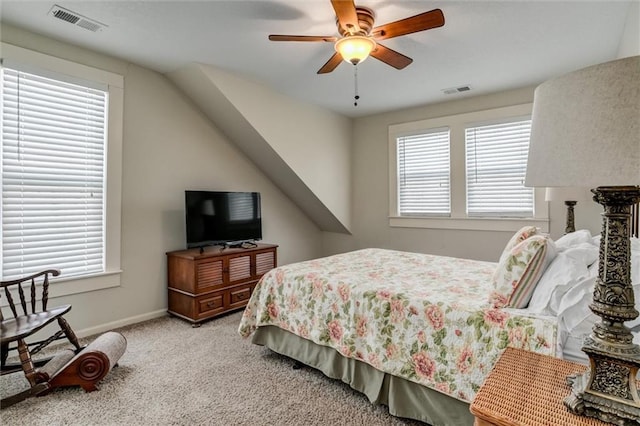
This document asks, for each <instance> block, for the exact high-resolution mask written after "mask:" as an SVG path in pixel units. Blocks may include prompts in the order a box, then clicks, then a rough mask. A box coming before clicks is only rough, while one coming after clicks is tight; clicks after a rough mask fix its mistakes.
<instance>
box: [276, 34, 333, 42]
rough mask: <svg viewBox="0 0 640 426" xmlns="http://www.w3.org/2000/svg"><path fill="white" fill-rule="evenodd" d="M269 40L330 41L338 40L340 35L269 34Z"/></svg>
mask: <svg viewBox="0 0 640 426" xmlns="http://www.w3.org/2000/svg"><path fill="white" fill-rule="evenodd" d="M269 40H271V41H328V42H335V41H336V40H338V37H333V36H305V35H279V34H271V35H270V36H269Z"/></svg>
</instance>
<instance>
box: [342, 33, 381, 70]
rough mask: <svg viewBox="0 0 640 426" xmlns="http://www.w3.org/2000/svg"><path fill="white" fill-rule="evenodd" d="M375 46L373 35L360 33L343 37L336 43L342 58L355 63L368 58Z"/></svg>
mask: <svg viewBox="0 0 640 426" xmlns="http://www.w3.org/2000/svg"><path fill="white" fill-rule="evenodd" d="M375 48H376V42H375V41H374V40H373V39H372V38H371V37H365V36H360V35H351V36H346V37H343V38H341V39H340V40H338V41H337V42H336V44H335V49H336V52H338V53H339V54H340V55H341V56H342V59H344V60H345V61H346V62H349V63H350V64H353V65H357V64H359V63H360V62H362V61H364V60H365V59H367V58H368V57H369V54H370V53H371V51H372V50H373V49H375Z"/></svg>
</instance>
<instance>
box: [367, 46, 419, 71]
mask: <svg viewBox="0 0 640 426" xmlns="http://www.w3.org/2000/svg"><path fill="white" fill-rule="evenodd" d="M371 56H373V57H374V58H376V59H378V60H380V61H382V62H384V63H385V64H387V65H391V66H392V67H394V68H395V69H399V70H401V69H403V68H404V67H406V66H407V65H409V64H410V63H411V62H413V59H411V58H410V57H408V56H404V55H403V54H402V53H398V52H396V51H395V50H393V49H389V48H388V47H385V46H383V45H381V44H379V43H378V45H377V46H376V48H375V49H373V50H372V51H371Z"/></svg>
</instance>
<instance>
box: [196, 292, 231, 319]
mask: <svg viewBox="0 0 640 426" xmlns="http://www.w3.org/2000/svg"><path fill="white" fill-rule="evenodd" d="M224 293H225V292H224V291H219V292H216V293H211V294H207V295H205V296H200V297H198V298H197V299H196V305H197V309H198V313H197V315H198V318H207V317H210V316H212V315H216V314H219V313H221V312H224V310H225V307H224Z"/></svg>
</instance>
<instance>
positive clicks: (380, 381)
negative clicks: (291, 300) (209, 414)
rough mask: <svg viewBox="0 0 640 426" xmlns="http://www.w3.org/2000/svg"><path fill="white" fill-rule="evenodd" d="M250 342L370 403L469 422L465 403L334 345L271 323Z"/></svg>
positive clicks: (441, 420)
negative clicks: (336, 382) (317, 372)
mask: <svg viewBox="0 0 640 426" xmlns="http://www.w3.org/2000/svg"><path fill="white" fill-rule="evenodd" d="M252 342H253V343H254V344H256V345H261V346H265V347H267V348H269V349H271V350H272V351H274V352H277V353H279V354H281V355H285V356H287V357H289V358H292V359H294V360H296V361H300V362H301V363H303V364H306V365H308V366H310V367H313V368H316V369H318V370H320V371H321V372H322V373H324V374H325V375H326V376H327V377H330V378H332V379H339V380H342V381H343V382H344V383H347V384H348V385H349V386H351V387H352V388H353V389H355V390H357V391H359V392H361V393H363V394H364V395H366V397H367V398H368V399H369V401H371V403H373V404H383V405H386V406H387V407H389V413H391V414H392V415H394V416H398V417H405V418H410V419H415V420H420V421H422V422H425V423H428V424H431V425H433V426H468V425H472V424H473V416H472V414H471V412H470V411H469V404H467V403H466V402H463V401H460V400H457V399H455V398H452V397H450V396H447V395H445V394H442V393H440V392H438V391H435V390H432V389H429V388H427V387H424V386H421V385H419V384H417V383H413V382H410V381H408V380H405V379H402V378H399V377H395V376H392V375H389V374H386V373H383V372H382V371H380V370H377V369H375V368H373V367H372V366H370V365H369V364H366V363H364V362H360V361H358V360H355V359H351V358H345V357H343V356H342V355H340V354H339V353H338V352H337V351H336V350H335V349H333V348H330V347H328V346H320V345H317V344H315V343H313V342H312V341H310V340H306V339H303V338H301V337H298V336H296V335H295V334H293V333H290V332H288V331H286V330H282V329H280V328H278V327H275V326H262V327H258V329H257V330H256V331H255V332H254V334H253V338H252Z"/></svg>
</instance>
